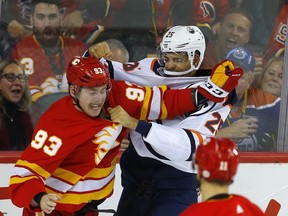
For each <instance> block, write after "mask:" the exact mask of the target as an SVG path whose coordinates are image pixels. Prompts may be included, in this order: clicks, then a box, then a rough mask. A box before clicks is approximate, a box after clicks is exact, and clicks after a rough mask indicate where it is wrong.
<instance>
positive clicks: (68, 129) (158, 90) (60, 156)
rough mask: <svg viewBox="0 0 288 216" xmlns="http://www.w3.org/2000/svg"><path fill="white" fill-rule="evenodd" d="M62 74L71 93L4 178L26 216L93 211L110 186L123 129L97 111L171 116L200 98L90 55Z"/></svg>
mask: <svg viewBox="0 0 288 216" xmlns="http://www.w3.org/2000/svg"><path fill="white" fill-rule="evenodd" d="M231 69H233V68H231ZM236 71H237V70H236ZM223 75H225V74H223ZM67 79H68V84H69V93H70V95H68V96H66V97H64V98H62V99H60V100H59V101H57V102H55V103H54V104H53V105H52V106H51V107H50V108H49V109H48V110H47V111H46V112H45V113H44V114H43V116H42V117H41V119H40V120H39V122H38V124H37V125H36V127H35V130H34V134H33V137H32V142H31V144H30V146H28V147H27V149H26V150H25V151H24V153H23V155H22V156H21V158H20V159H19V160H18V161H17V162H16V165H15V168H14V170H13V174H12V176H11V179H10V188H9V189H10V195H11V200H12V202H13V203H14V204H15V205H16V206H19V207H24V215H26V216H30V215H31V216H32V215H35V212H40V211H43V212H45V214H49V215H50V216H56V215H71V216H72V215H88V213H87V212H86V211H89V212H90V213H91V211H95V213H94V214H92V215H97V205H98V204H100V203H101V202H103V201H104V200H105V199H106V198H108V197H109V196H111V194H112V192H113V185H114V178H115V176H114V173H115V164H116V160H117V158H116V156H117V154H118V151H119V147H120V143H121V140H122V139H123V138H124V137H125V136H126V132H127V131H126V130H125V128H123V126H122V125H120V124H118V123H116V122H113V121H110V120H109V119H107V118H104V116H105V115H104V113H109V112H110V113H111V115H112V116H116V117H117V113H119V112H120V111H121V107H120V106H117V105H121V106H122V107H123V108H124V109H125V110H127V112H128V113H129V114H130V115H131V116H132V117H134V118H137V119H151V120H152V119H163V118H171V117H174V116H175V115H182V114H184V113H185V112H188V111H195V110H196V109H197V106H195V105H197V104H198V105H201V104H200V103H198V102H197V101H201V98H202V99H203V97H199V98H195V97H194V96H193V95H198V93H197V92H193V89H183V90H169V89H168V88H167V87H166V86H162V87H153V88H150V87H140V86H138V85H135V84H132V83H129V82H126V81H114V80H110V76H109V72H108V71H107V69H106V67H105V66H104V65H102V64H101V62H100V61H99V60H98V59H96V58H94V57H87V58H85V57H83V58H74V59H73V60H72V61H71V62H70V63H69V65H68V68H67ZM236 79H238V78H237V77H236ZM191 93H192V97H191ZM194 93H195V94H194ZM223 99H224V98H223ZM205 100H206V99H204V101H205ZM195 101H196V102H195ZM206 101H207V100H206ZM102 107H103V108H104V112H102ZM109 107H113V108H112V109H108V108H109ZM119 110H120V111H119ZM113 118H114V117H113Z"/></svg>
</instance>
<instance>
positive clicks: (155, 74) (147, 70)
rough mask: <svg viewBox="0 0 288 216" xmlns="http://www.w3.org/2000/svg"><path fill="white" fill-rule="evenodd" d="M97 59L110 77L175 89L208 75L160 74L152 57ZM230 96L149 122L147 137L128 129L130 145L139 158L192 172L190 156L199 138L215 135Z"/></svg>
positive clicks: (223, 117) (191, 84)
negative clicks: (123, 60)
mask: <svg viewBox="0 0 288 216" xmlns="http://www.w3.org/2000/svg"><path fill="white" fill-rule="evenodd" d="M101 61H102V63H104V64H106V65H107V66H108V67H109V71H110V73H111V78H113V79H116V80H127V81H130V82H133V83H136V84H139V85H142V86H144V85H148V86H159V85H168V86H170V87H171V88H178V89H180V88H191V87H196V86H198V85H199V84H200V83H202V82H204V81H206V80H207V78H208V76H199V77H163V76H160V75H159V64H158V62H157V59H155V58H146V59H143V60H141V61H139V62H137V63H128V64H122V63H119V62H111V61H106V60H105V59H101ZM230 96H231V94H230ZM232 98H233V97H232ZM230 99H231V98H229V97H228V98H227V100H225V102H222V103H213V102H210V101H208V102H207V103H205V104H203V106H202V107H200V108H199V109H198V111H196V112H194V113H190V114H189V113H188V114H186V115H185V116H178V117H176V118H174V119H173V120H164V121H161V122H160V121H157V123H155V122H152V126H151V128H150V130H149V133H148V134H147V136H143V134H141V132H140V131H139V132H140V133H138V132H136V131H131V132H130V138H131V141H132V145H133V147H134V148H135V150H136V151H137V154H138V155H140V156H141V157H146V158H152V159H155V160H158V161H160V162H162V163H165V164H167V165H169V166H172V167H174V168H176V169H178V170H180V171H184V172H187V173H195V170H193V168H192V166H191V160H192V155H193V153H194V152H195V150H196V148H197V146H198V145H199V142H200V141H201V140H203V139H204V138H205V137H207V136H213V135H215V134H216V133H217V131H218V130H219V128H220V127H221V126H222V124H223V122H224V121H225V119H226V118H227V116H228V114H229V112H230V109H231V105H230V104H229V100H230Z"/></svg>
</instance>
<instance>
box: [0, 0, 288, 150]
mask: <svg viewBox="0 0 288 216" xmlns="http://www.w3.org/2000/svg"><path fill="white" fill-rule="evenodd" d="M52 1H53V2H54V1H57V2H58V3H59V4H60V8H59V9H58V8H53V7H48V8H42V7H35V6H33V5H34V4H32V3H33V2H34V0H0V8H1V11H0V12H1V14H0V15H1V23H0V38H1V40H0V41H1V44H0V60H1V63H0V150H23V149H24V148H25V146H26V145H27V144H28V143H30V139H31V131H32V130H33V127H34V125H35V124H36V123H37V121H38V119H39V118H40V117H41V115H42V114H43V112H44V111H45V110H46V109H47V108H48V107H49V105H50V104H51V103H52V102H53V101H55V100H57V99H58V98H60V97H63V96H64V95H66V94H67V80H66V77H65V69H66V66H67V64H68V62H69V61H70V60H71V58H72V57H73V56H77V55H78V56H79V55H80V56H81V55H82V54H83V53H84V51H85V50H87V49H88V48H89V47H90V46H92V45H94V44H96V43H99V42H102V41H107V43H108V45H109V47H110V49H111V51H112V53H113V55H112V56H111V57H110V58H111V60H114V61H119V62H122V63H124V64H125V63H127V62H134V61H139V60H141V59H143V58H146V57H155V56H157V50H158V45H159V43H160V42H161V38H162V36H163V34H164V33H165V31H166V30H167V29H168V28H169V27H171V26H175V25H197V26H198V27H199V28H200V29H201V30H202V32H203V34H204V35H205V39H206V47H207V48H206V52H205V58H204V61H203V63H202V66H201V68H202V69H206V68H212V67H213V66H214V65H215V64H217V63H218V62H220V61H222V60H223V59H225V58H226V56H227V54H228V52H229V51H230V50H231V49H233V48H237V47H245V48H247V50H250V51H251V53H252V55H253V56H254V58H255V64H254V65H253V66H251V67H249V68H248V69H249V71H250V72H251V73H249V74H250V75H247V76H246V77H245V79H246V80H245V83H246V84H247V85H246V86H244V87H243V88H244V90H243V94H242V95H241V96H238V98H239V102H241V103H239V104H237V106H235V107H233V108H232V110H231V115H230V117H231V118H232V117H233V118H235V119H237V120H239V119H245V118H247V115H245V110H246V106H248V108H249V106H250V108H251V107H253V108H255V107H256V108H255V109H262V108H263V107H265V106H275V109H274V111H275V113H271V115H270V116H264V115H262V116H261V121H260V120H259V117H258V124H266V125H269V124H270V125H271V124H274V125H276V126H275V128H274V129H273V130H271V131H262V132H263V134H264V135H265V136H262V137H264V138H263V139H264V140H263V142H262V143H264V144H262V146H261V148H254V147H253V145H252V144H251V146H250V147H249V146H248V147H247V146H246V147H245V148H243V149H241V148H240V150H243V151H279V149H277V130H278V128H277V127H278V119H279V116H275V115H277V112H278V113H279V107H280V106H279V103H278V102H279V101H280V99H281V90H282V79H283V73H284V56H285V55H284V50H285V40H286V35H287V14H288V1H287V0H253V1H251V0H207V1H201V0H52ZM35 2H37V0H35ZM47 2H49V1H47ZM20 63H21V64H20ZM21 65H24V67H22V66H21ZM10 68H12V69H10ZM11 72H13V73H12V74H11ZM9 73H10V74H9ZM247 74H248V73H247ZM15 82H16V83H15ZM12 84H13V85H12ZM251 88H253V89H254V88H255V89H260V90H261V91H263V92H265V93H267V94H269V95H270V96H271V98H272V99H269V100H270V101H269V104H268V103H265V104H264V103H263V102H261V100H260V99H259V98H256V99H255V100H253V101H254V102H253V103H252V102H251V103H250V104H249V101H252V99H251V100H250V99H249V97H250V96H249V92H251V91H252V90H253V89H252V90H251ZM249 89H250V90H249ZM28 90H29V91H30V94H31V97H30V98H29V96H27V94H28V93H27V92H28ZM247 92H248V93H247ZM247 95H248V96H247ZM270 96H269V97H270ZM251 97H253V96H251ZM255 97H258V96H255ZM242 98H243V99H242ZM258 99H259V100H258ZM274 111H273V112H274ZM228 120H229V119H228ZM235 122H236V121H235ZM232 123H233V121H231V122H227V124H229V125H230V124H232ZM235 125H236V123H235ZM238 125H240V123H239V122H238ZM239 127H240V126H235V127H234V128H235V130H239ZM229 133H230V134H232V133H233V132H232V131H231V132H229ZM247 133H248V132H247ZM15 134H17V136H15ZM18 135H19V136H18ZM253 136H254V135H253V134H249V133H248V134H244V135H242V136H240V135H239V136H238V137H237V142H239V143H241V142H242V141H243V139H247V137H248V139H250V140H251V142H252V143H253V142H254V141H253V139H255V138H254V137H253ZM232 138H233V137H232ZM280 151H281V150H280Z"/></svg>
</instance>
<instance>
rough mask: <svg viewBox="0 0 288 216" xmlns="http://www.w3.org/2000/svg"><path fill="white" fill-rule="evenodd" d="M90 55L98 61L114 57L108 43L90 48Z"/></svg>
mask: <svg viewBox="0 0 288 216" xmlns="http://www.w3.org/2000/svg"><path fill="white" fill-rule="evenodd" d="M89 53H90V55H91V56H94V57H96V58H98V59H100V58H102V57H110V56H111V55H112V52H111V51H110V48H109V46H108V44H107V43H106V42H101V43H98V44H95V45H93V46H91V47H90V48H89Z"/></svg>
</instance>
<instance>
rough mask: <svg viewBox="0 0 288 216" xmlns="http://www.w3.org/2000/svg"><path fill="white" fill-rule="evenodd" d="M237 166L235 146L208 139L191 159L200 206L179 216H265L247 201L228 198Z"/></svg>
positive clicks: (241, 198) (230, 196)
mask: <svg viewBox="0 0 288 216" xmlns="http://www.w3.org/2000/svg"><path fill="white" fill-rule="evenodd" d="M238 164H239V155H238V150H237V148H236V146H235V143H234V142H233V141H232V140H230V139H227V138H212V137H211V138H207V139H206V140H204V142H203V144H201V145H199V146H198V148H197V150H196V156H195V158H194V166H195V167H196V169H197V170H198V174H197V179H198V181H199V184H200V191H201V196H202V202H200V203H198V204H192V205H191V206H189V207H188V208H187V209H186V210H185V211H183V212H182V213H181V214H180V216H192V215H193V216H202V215H205V216H227V215H229V216H237V215H239V216H240V215H245V216H264V215H265V214H264V213H263V212H262V211H261V209H260V208H259V207H258V206H256V205H255V204H253V203H252V202H250V201H249V200H248V199H247V198H245V197H243V196H241V195H236V194H229V185H230V184H231V183H232V182H233V180H234V176H235V174H236V172H237V168H238Z"/></svg>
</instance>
